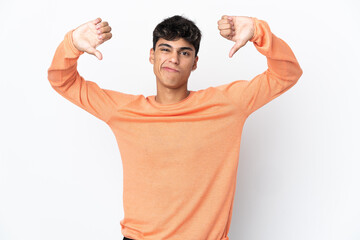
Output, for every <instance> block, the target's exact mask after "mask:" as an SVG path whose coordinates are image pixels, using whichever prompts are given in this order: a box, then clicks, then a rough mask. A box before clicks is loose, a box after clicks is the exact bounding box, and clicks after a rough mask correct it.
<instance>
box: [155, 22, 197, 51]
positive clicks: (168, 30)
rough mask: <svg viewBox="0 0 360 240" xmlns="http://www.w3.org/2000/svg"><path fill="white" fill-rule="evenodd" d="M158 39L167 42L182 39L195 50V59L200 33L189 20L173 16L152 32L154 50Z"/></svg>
mask: <svg viewBox="0 0 360 240" xmlns="http://www.w3.org/2000/svg"><path fill="white" fill-rule="evenodd" d="M160 38H163V39H165V40H168V41H173V40H177V39H179V38H183V39H184V40H185V41H187V42H188V43H190V44H191V45H193V46H194V48H195V57H196V56H197V54H198V52H199V48H200V40H201V31H200V30H199V28H198V27H197V26H196V25H195V24H194V22H192V21H191V20H189V19H186V18H184V17H181V16H179V15H175V16H173V17H169V18H166V19H165V20H164V21H162V22H161V23H159V24H158V25H157V26H156V28H155V29H154V32H153V49H154V50H155V48H156V43H157V42H158V40H159V39H160Z"/></svg>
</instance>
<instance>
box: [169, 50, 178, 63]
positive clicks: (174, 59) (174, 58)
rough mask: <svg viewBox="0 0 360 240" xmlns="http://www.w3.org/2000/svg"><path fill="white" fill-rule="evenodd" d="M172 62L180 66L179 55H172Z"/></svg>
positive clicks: (175, 53) (174, 53)
mask: <svg viewBox="0 0 360 240" xmlns="http://www.w3.org/2000/svg"><path fill="white" fill-rule="evenodd" d="M170 62H172V63H174V64H179V54H178V53H177V52H176V51H174V52H173V53H171V56H170Z"/></svg>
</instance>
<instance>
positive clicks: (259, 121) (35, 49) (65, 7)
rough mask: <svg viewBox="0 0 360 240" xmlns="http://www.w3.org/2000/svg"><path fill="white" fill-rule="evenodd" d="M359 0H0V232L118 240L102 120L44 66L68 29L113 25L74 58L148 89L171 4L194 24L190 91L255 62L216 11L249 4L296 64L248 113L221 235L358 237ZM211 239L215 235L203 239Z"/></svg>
mask: <svg viewBox="0 0 360 240" xmlns="http://www.w3.org/2000/svg"><path fill="white" fill-rule="evenodd" d="M359 9H360V8H359V2H358V1H356V0H343V1H315V0H312V1H296V2H290V1H285V0H283V1H281V0H272V1H268V0H257V1H235V0H231V1H226V0H222V1H193V0H192V1H187V0H182V1H145V0H143V1H132V2H130V1H126V2H124V1H89V0H87V1H85V0H84V1H74V0H72V1H69V0H62V1H45V0H42V1H41V0H37V1H6V2H5V1H4V0H1V1H0V18H1V19H0V48H1V49H0V116H1V117H0V123H1V124H0V159H1V160H0V239H1V240H23V239H24V240H33V239H34V240H35V239H36V240H48V239H52V240H57V239H59V240H60V239H61V240H63V239H69V240H72V239H74V240H75V239H76V240H78V239H87V240H93V239H108V240H110V239H114V240H115V239H116V240H119V239H122V235H121V231H120V230H121V228H120V224H119V222H120V220H121V219H122V218H123V210H122V163H121V158H120V154H119V150H118V148H117V144H116V140H115V137H114V136H113V133H112V132H111V130H110V128H109V127H108V126H107V125H106V124H105V123H104V122H102V121H100V120H99V119H97V118H95V117H94V116H92V115H90V114H89V113H87V112H85V111H84V110H82V109H80V108H79V107H77V106H75V105H73V104H72V103H71V102H69V101H67V100H66V99H64V98H62V97H61V96H60V95H59V94H57V93H56V92H55V91H54V90H53V89H52V88H51V86H50V84H49V82H48V80H47V69H48V67H49V66H50V63H51V60H52V57H53V54H54V52H55V49H56V47H57V46H58V44H59V43H60V42H61V41H62V39H63V37H64V35H65V34H66V32H68V31H69V30H71V29H73V28H75V27H77V26H79V25H80V24H82V23H84V22H87V21H89V20H92V19H95V18H96V17H101V18H103V20H106V21H109V23H110V25H111V26H112V28H113V30H112V33H113V38H112V39H111V40H110V41H108V42H106V43H105V44H104V45H102V46H100V47H99V50H100V51H101V52H102V53H103V56H104V59H103V60H102V61H99V60H97V59H96V58H95V57H94V56H91V55H86V54H85V55H83V56H81V58H80V60H79V68H78V69H79V71H80V73H81V74H82V75H83V76H84V77H85V78H86V79H87V80H91V81H95V82H96V83H98V85H99V86H101V87H102V88H106V89H113V90H117V91H120V92H124V93H130V94H143V95H144V96H148V95H155V94H156V85H155V78H154V75H153V72H152V65H151V64H150V63H149V61H148V57H149V51H150V48H151V46H152V31H153V29H154V27H155V26H156V24H157V23H158V22H160V21H161V20H163V19H164V18H166V17H169V16H172V15H174V14H180V15H184V16H185V17H188V18H190V19H191V20H193V21H195V23H196V24H197V25H198V27H199V28H200V29H201V30H202V33H203V39H202V43H201V47H200V52H199V64H198V69H197V70H196V71H195V72H194V73H193V74H192V75H191V77H190V79H189V84H188V87H189V89H190V90H199V89H205V88H207V87H209V86H217V85H220V84H225V83H229V82H232V81H235V80H239V79H245V80H250V79H251V78H253V77H254V76H256V75H257V74H260V73H262V72H263V71H265V70H266V67H267V66H266V59H265V57H264V56H262V55H261V54H260V53H258V52H257V51H256V49H255V47H254V46H253V45H252V43H248V44H247V45H246V46H245V47H244V48H242V49H240V50H239V51H238V52H237V54H236V55H235V56H234V57H233V58H232V59H229V58H228V53H229V51H230V48H231V47H232V42H230V41H228V40H226V39H224V38H222V37H221V36H220V35H219V33H218V30H217V21H218V20H219V18H221V16H222V15H224V14H228V15H240V16H242V15H243V16H253V17H257V18H259V19H262V20H265V21H267V22H268V24H269V26H270V28H271V30H272V32H273V33H274V34H275V35H277V36H278V37H280V38H282V39H284V40H285V41H286V42H287V43H288V44H289V45H290V47H291V48H292V50H293V51H294V53H295V55H296V57H297V59H298V61H299V63H300V65H301V67H302V69H303V71H304V74H303V76H302V77H301V78H300V80H299V82H298V83H297V84H296V85H295V86H294V87H293V88H292V89H290V90H289V91H288V92H286V93H285V94H283V95H282V96H280V97H279V98H277V99H275V100H273V101H272V102H270V103H268V104H267V105H265V106H264V107H262V108H261V109H259V110H258V111H256V112H255V113H253V114H252V115H251V116H250V117H249V118H248V120H247V122H246V124H245V126H244V132H243V136H242V145H241V153H240V159H239V168H238V179H237V189H236V196H235V202H234V211H233V219H232V223H231V228H230V233H229V237H230V239H231V240H263V239H266V240H359V239H360V204H359V203H360V174H359V172H360V171H359V170H360V153H359V145H360V144H359V143H360V141H359V134H360V128H359V122H360V117H359V103H360V97H359V95H360V94H359V91H360V84H359V81H360V79H359V71H358V70H359V67H360V61H359V53H360V51H359V50H360V47H359V45H360V44H359V43H360V17H359V14H358V12H359ZM210 240H212V239H210Z"/></svg>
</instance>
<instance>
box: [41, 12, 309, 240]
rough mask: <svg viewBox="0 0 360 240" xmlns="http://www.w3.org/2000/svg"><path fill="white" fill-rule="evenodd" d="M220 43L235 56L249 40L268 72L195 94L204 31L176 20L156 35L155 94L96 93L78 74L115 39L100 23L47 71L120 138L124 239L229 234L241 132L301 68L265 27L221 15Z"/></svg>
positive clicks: (84, 30) (60, 52) (69, 37)
mask: <svg viewBox="0 0 360 240" xmlns="http://www.w3.org/2000/svg"><path fill="white" fill-rule="evenodd" d="M218 29H219V30H220V35H221V36H223V37H224V38H226V39H228V40H231V41H234V42H235V45H234V47H233V48H232V49H231V51H230V54H229V56H230V57H232V56H233V54H234V53H236V51H238V50H239V48H241V47H242V46H244V45H245V44H246V43H247V42H248V41H250V42H253V44H254V46H255V48H256V49H257V50H258V51H259V52H260V53H261V54H263V55H264V56H266V58H267V63H268V69H267V70H266V71H265V72H263V73H262V74H259V75H257V76H256V77H254V78H253V79H252V80H251V81H245V80H238V81H233V82H230V83H228V84H223V85H220V86H217V87H209V88H207V89H203V90H199V91H191V90H190V91H189V90H188V89H187V81H188V78H189V76H190V73H191V71H193V70H195V69H196V66H197V61H198V56H197V54H198V51H199V44H200V39H201V33H200V31H199V29H198V28H197V27H196V26H195V24H194V23H193V22H192V21H190V20H187V19H185V18H183V17H180V16H174V17H171V18H168V19H165V20H164V21H163V22H162V23H160V24H159V25H158V26H157V27H156V28H155V30H154V33H153V34H154V38H153V48H152V49H151V50H150V62H151V63H152V64H153V66H154V73H155V76H156V83H157V95H156V96H148V97H144V96H143V95H132V94H126V93H121V92H117V91H112V90H106V89H102V88H100V87H99V86H98V85H97V84H96V83H95V82H91V81H86V80H84V79H83V78H82V77H81V76H80V75H79V73H78V72H77V69H76V66H77V59H78V58H79V56H80V55H81V54H82V53H83V52H87V53H89V54H93V55H95V56H96V57H97V58H99V59H100V60H101V59H102V54H101V53H100V52H99V51H98V50H96V47H97V46H99V45H100V44H102V43H103V42H105V41H107V40H108V39H110V38H111V28H110V26H109V25H108V23H107V22H103V21H102V20H101V19H96V20H94V21H90V22H88V23H85V24H83V25H81V26H80V27H78V28H77V29H75V30H72V31H70V32H68V33H67V34H66V36H65V39H64V41H63V42H61V44H60V45H59V47H58V48H57V50H56V53H55V56H54V59H53V62H52V64H51V66H50V68H49V71H48V78H49V81H50V84H51V86H52V87H53V88H54V89H55V90H56V91H57V92H58V93H59V94H61V95H62V96H63V97H65V98H66V99H68V100H70V101H71V102H73V103H74V104H76V105H78V106H79V107H81V108H83V109H84V110H86V111H88V112H89V113H91V114H93V115H94V116H96V117H97V118H99V119H101V120H103V121H104V122H105V123H106V124H108V126H109V127H110V128H111V129H112V131H113V132H114V134H115V136H116V140H117V143H118V147H119V150H120V154H121V159H122V164H123V206H124V219H123V220H121V221H120V225H121V228H122V234H123V235H124V236H125V238H124V239H127V238H128V239H136V240H160V239H162V240H163V239H166V240H183V239H187V240H226V239H229V238H228V236H227V235H228V233H229V229H230V223H231V217H232V209H233V200H234V194H235V188H236V174H237V167H238V160H239V150H240V141H241V133H242V128H243V125H244V123H245V120H246V118H247V117H248V116H249V115H250V114H251V113H252V112H254V111H255V110H257V109H258V108H260V107H261V106H263V105H264V104H266V103H268V102H269V101H271V100H272V99H274V98H276V97H278V96H279V95H281V94H282V93H284V92H285V91H287V90H288V89H289V88H291V87H292V86H293V85H294V84H295V83H296V82H297V81H298V79H299V78H300V76H301V75H302V70H301V68H300V66H299V64H298V62H297V60H296V58H295V56H294V54H293V52H292V51H291V49H290V48H289V46H288V45H287V44H286V43H285V42H284V41H283V40H281V39H280V38H277V37H276V36H275V35H274V34H272V32H271V31H270V28H269V26H268V24H267V23H266V22H265V21H262V20H259V19H257V18H252V17H237V16H223V17H222V18H221V19H220V20H219V21H218Z"/></svg>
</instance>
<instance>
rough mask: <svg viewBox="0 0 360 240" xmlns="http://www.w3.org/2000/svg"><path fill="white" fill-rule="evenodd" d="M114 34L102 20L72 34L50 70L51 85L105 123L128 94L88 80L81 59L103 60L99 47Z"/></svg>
mask: <svg viewBox="0 0 360 240" xmlns="http://www.w3.org/2000/svg"><path fill="white" fill-rule="evenodd" d="M110 31H111V27H110V26H109V25H108V23H107V22H103V21H102V20H101V19H100V18H97V19H95V20H93V21H90V22H87V23H85V24H83V25H81V26H79V27H78V28H76V29H75V30H71V31H69V32H68V33H67V34H66V35H65V38H64V40H63V41H62V42H61V43H60V45H59V46H58V48H57V49H56V52H55V55H54V58H53V61H52V63H51V66H50V68H49V69H48V79H49V82H50V84H51V86H52V87H53V88H54V89H55V91H56V92H58V93H59V94H60V95H62V96H63V97H64V98H66V99H68V100H69V101H71V102H72V103H74V104H76V105H78V106H79V107H81V108H83V109H84V110H86V111H88V112H89V113H91V114H92V115H94V116H96V117H97V118H99V119H101V120H103V121H105V122H107V121H108V120H109V118H110V116H111V113H112V112H113V111H114V109H115V107H116V102H117V101H118V100H119V99H118V98H121V97H122V96H125V95H126V94H121V93H118V92H114V91H111V90H105V89H101V88H100V87H99V86H98V85H97V84H96V83H95V82H91V81H85V80H84V79H83V78H82V77H81V76H80V75H79V73H78V71H77V60H78V58H79V56H80V55H81V54H83V53H84V52H87V53H89V54H92V55H95V56H96V57H97V58H98V59H99V60H101V59H102V54H101V53H100V52H99V51H98V50H97V49H96V47H98V46H99V45H100V44H102V43H103V42H105V41H107V40H109V39H110V38H111V37H112V35H111V33H110ZM115 98H116V100H115Z"/></svg>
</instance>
